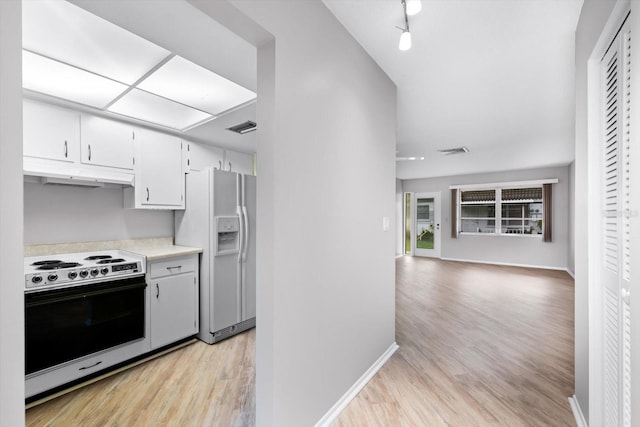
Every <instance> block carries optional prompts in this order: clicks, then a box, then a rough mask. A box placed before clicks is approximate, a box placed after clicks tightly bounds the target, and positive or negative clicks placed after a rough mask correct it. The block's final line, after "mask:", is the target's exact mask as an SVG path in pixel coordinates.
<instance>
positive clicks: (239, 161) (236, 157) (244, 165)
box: [222, 150, 253, 175]
mask: <svg viewBox="0 0 640 427" xmlns="http://www.w3.org/2000/svg"><path fill="white" fill-rule="evenodd" d="M222 169H223V170H226V171H231V172H239V173H242V174H245V175H253V156H252V155H251V154H245V153H238V152H237V151H231V150H226V151H225V155H224V164H223V166H222Z"/></svg>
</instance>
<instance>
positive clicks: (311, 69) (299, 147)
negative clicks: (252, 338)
mask: <svg viewBox="0 0 640 427" xmlns="http://www.w3.org/2000/svg"><path fill="white" fill-rule="evenodd" d="M195 3H196V4H198V5H200V6H201V7H202V8H203V9H204V10H205V11H207V12H208V13H212V14H214V15H215V14H216V9H217V8H218V7H222V6H218V3H219V2H204V1H203V2H195ZM231 3H232V4H233V5H234V6H236V7H237V8H238V9H239V10H240V11H241V12H242V13H243V14H244V15H245V16H248V17H249V18H251V19H252V20H254V21H255V22H256V23H257V24H258V25H259V26H261V27H263V28H264V29H266V30H267V31H268V32H269V33H271V34H272V35H273V37H274V40H273V41H271V42H268V43H266V44H263V45H261V46H260V47H259V49H258V99H259V102H258V121H259V122H260V123H261V125H260V128H259V130H258V132H259V133H258V153H257V156H258V159H259V161H260V165H259V168H260V185H259V186H258V222H259V224H258V251H259V252H260V254H261V256H260V258H259V259H258V281H259V282H258V292H259V293H258V313H257V318H258V328H257V331H258V333H257V338H256V365H257V377H256V404H257V407H256V410H257V423H258V426H278V427H289V426H295V427H297V426H310V425H314V424H315V423H316V422H317V421H318V420H320V418H321V417H322V416H323V415H324V414H325V413H326V412H327V411H328V410H329V409H330V408H331V407H332V406H333V405H334V404H335V403H336V402H337V401H338V399H340V398H341V396H343V394H344V393H346V392H347V390H348V389H349V388H350V387H351V386H352V385H353V384H354V383H355V382H356V381H357V380H358V379H359V378H360V377H361V376H362V375H363V374H364V373H365V372H366V371H367V369H368V368H369V367H370V366H371V365H372V364H373V363H374V362H375V361H376V360H377V359H378V358H379V357H380V356H381V355H382V354H383V353H384V352H385V351H386V350H387V349H388V348H389V347H390V346H391V345H393V343H394V341H395V326H394V324H395V307H394V305H395V304H394V302H395V299H394V290H395V283H394V282H395V277H394V276H395V275H394V271H395V263H394V255H395V231H394V227H393V224H394V223H395V209H396V205H395V134H396V88H395V85H394V84H393V83H392V82H391V80H390V79H389V78H388V77H387V76H386V75H385V74H384V72H382V70H380V68H379V67H378V66H377V64H376V63H375V62H374V61H373V60H372V59H371V58H370V57H369V56H368V55H367V54H366V52H365V51H364V50H363V49H362V47H361V46H360V45H359V44H358V43H357V42H356V41H355V40H354V39H353V38H352V37H351V36H350V35H349V33H348V32H347V31H346V30H345V29H344V28H343V27H342V25H341V24H340V23H339V22H338V20H337V19H336V18H335V17H334V16H333V15H332V14H331V13H330V12H329V10H328V9H327V8H326V7H325V6H324V4H323V3H322V2H321V1H319V0H314V1H302V2H299V1H290V0H289V1H266V2H265V1H259V0H254V1H232V2H231ZM224 12H229V11H227V10H225V11H224ZM235 18H237V17H235ZM231 21H233V22H231ZM231 21H228V22H231V23H232V24H233V23H235V22H237V20H231ZM354 159H355V161H354ZM384 216H386V217H388V218H389V220H390V225H391V226H390V230H389V231H388V232H383V229H382V218H383V217H384ZM308 224H314V226H313V227H309V226H308Z"/></svg>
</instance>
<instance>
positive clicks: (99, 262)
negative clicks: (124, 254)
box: [96, 258, 125, 264]
mask: <svg viewBox="0 0 640 427" xmlns="http://www.w3.org/2000/svg"><path fill="white" fill-rule="evenodd" d="M116 262H125V259H124V258H113V259H103V260H101V261H98V262H97V263H96V264H114V263H116Z"/></svg>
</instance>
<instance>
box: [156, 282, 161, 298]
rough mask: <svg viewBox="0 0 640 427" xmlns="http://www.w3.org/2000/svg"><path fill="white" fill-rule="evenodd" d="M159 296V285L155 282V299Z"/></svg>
mask: <svg viewBox="0 0 640 427" xmlns="http://www.w3.org/2000/svg"><path fill="white" fill-rule="evenodd" d="M158 298H160V285H158V284H157V283H156V299H158Z"/></svg>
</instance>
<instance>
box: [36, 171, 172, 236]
mask: <svg viewBox="0 0 640 427" xmlns="http://www.w3.org/2000/svg"><path fill="white" fill-rule="evenodd" d="M122 199H123V197H122V188H121V187H116V186H114V187H112V188H109V187H106V188H85V187H76V186H66V185H42V184H39V183H30V182H25V184H24V244H25V245H27V246H28V245H41V244H51V243H56V244H57V243H70V242H91V241H113V240H129V239H146V238H155V237H166V236H173V212H172V211H153V210H140V209H136V210H134V209H124V208H123V200H122Z"/></svg>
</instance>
